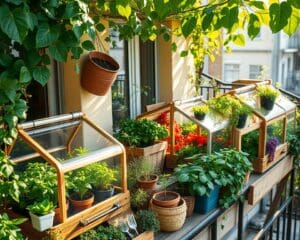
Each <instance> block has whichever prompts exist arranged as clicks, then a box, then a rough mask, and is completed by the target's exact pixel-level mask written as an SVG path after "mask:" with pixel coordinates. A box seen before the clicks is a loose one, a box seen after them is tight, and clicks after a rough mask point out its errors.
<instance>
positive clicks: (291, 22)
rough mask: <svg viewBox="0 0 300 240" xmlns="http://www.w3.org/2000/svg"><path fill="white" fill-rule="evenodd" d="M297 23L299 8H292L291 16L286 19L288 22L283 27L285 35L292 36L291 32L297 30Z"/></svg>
mask: <svg viewBox="0 0 300 240" xmlns="http://www.w3.org/2000/svg"><path fill="white" fill-rule="evenodd" d="M299 24H300V10H299V9H295V8H293V13H292V15H291V17H290V18H289V19H288V23H287V25H286V26H285V27H284V29H283V31H284V32H285V33H286V34H287V35H289V36H292V35H293V33H295V32H296V31H297V29H298V27H299Z"/></svg>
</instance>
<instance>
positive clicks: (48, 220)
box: [29, 212, 55, 232]
mask: <svg viewBox="0 0 300 240" xmlns="http://www.w3.org/2000/svg"><path fill="white" fill-rule="evenodd" d="M29 215H30V217H31V222H32V226H33V228H34V229H36V230H38V231H40V232H43V231H45V230H47V229H49V228H51V227H52V226H53V220H54V215H55V213H54V212H51V213H49V214H47V215H44V216H37V215H35V214H33V213H31V212H29Z"/></svg>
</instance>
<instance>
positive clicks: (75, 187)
mask: <svg viewBox="0 0 300 240" xmlns="http://www.w3.org/2000/svg"><path fill="white" fill-rule="evenodd" d="M69 179H70V180H69V186H68V187H69V190H70V191H71V192H72V195H73V197H76V198H78V200H84V199H85V198H86V197H87V193H88V192H89V191H90V190H91V189H92V182H93V179H91V176H89V171H88V168H87V167H85V168H80V169H77V170H75V171H72V172H71V174H70V175H69Z"/></svg>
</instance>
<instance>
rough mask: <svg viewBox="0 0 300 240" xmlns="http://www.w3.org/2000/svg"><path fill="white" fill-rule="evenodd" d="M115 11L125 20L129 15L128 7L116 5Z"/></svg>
mask: <svg viewBox="0 0 300 240" xmlns="http://www.w3.org/2000/svg"><path fill="white" fill-rule="evenodd" d="M117 10H118V12H119V14H120V15H121V16H123V17H126V18H127V19H128V18H129V16H130V14H131V7H130V6H129V5H126V6H122V5H120V4H117Z"/></svg>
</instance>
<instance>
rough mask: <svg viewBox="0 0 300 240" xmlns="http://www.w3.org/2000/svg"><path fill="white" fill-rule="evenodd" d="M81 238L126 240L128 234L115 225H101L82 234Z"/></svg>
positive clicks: (88, 239) (81, 239) (85, 239)
mask: <svg viewBox="0 0 300 240" xmlns="http://www.w3.org/2000/svg"><path fill="white" fill-rule="evenodd" d="M79 239H80V240H98V239H101V240H113V239H118V240H126V236H125V234H124V233H123V232H121V231H120V229H119V228H117V227H114V226H107V227H105V226H102V225H100V226H99V227H97V228H95V229H91V230H89V231H87V232H85V233H83V234H81V235H80V237H79Z"/></svg>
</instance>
